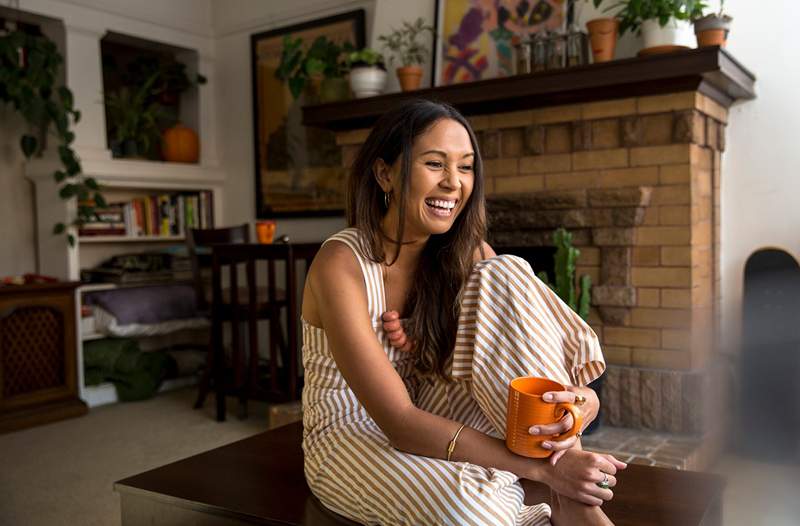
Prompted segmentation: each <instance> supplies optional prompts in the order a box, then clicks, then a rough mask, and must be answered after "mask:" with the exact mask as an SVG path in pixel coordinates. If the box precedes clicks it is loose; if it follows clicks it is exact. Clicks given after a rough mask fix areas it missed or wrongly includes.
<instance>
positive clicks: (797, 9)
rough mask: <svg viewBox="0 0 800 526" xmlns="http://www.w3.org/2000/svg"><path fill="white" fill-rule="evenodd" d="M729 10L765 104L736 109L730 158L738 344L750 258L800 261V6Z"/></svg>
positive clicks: (729, 319) (742, 57)
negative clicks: (769, 253)
mask: <svg viewBox="0 0 800 526" xmlns="http://www.w3.org/2000/svg"><path fill="white" fill-rule="evenodd" d="M767 4H768V5H769V9H767V8H766V7H767ZM725 9H726V11H728V12H729V14H730V15H731V16H733V17H734V21H733V26H732V29H731V34H730V37H729V41H728V48H729V50H730V52H731V53H732V54H733V56H734V57H736V59H737V60H739V61H740V62H741V63H742V64H743V65H744V66H745V67H746V68H748V69H750V71H752V72H753V73H754V74H755V75H756V77H757V81H756V94H757V98H756V99H755V100H753V101H750V102H747V103H744V104H739V105H736V106H734V107H733V108H732V109H731V112H730V119H729V125H728V134H727V145H726V151H725V153H724V155H723V159H722V203H721V206H722V211H721V213H722V217H721V221H722V240H721V243H722V252H721V266H722V299H723V304H724V309H723V323H724V328H725V329H726V331H725V332H726V334H728V335H733V336H734V338H735V337H736V332H737V325H738V322H739V320H740V319H741V301H742V288H743V287H742V285H743V280H744V264H745V262H746V261H747V258H748V257H749V256H750V255H751V254H752V253H753V252H755V251H756V250H758V249H761V248H767V247H776V248H780V249H782V250H785V251H787V252H788V253H789V254H791V255H792V256H794V257H795V259H798V260H800V147H798V141H800V105H799V103H798V93H800V67H798V61H800V49H798V47H797V45H796V42H795V40H794V32H795V31H797V28H796V24H795V22H796V21H797V20H798V19H800V2H796V1H794V0H781V1H776V0H772V1H770V2H753V1H752V0H728V1H727V2H726V3H725Z"/></svg>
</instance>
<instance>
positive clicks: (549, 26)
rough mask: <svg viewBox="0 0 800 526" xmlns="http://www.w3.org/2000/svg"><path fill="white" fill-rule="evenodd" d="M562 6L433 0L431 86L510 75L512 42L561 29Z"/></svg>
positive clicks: (551, 0)
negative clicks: (434, 9)
mask: <svg viewBox="0 0 800 526" xmlns="http://www.w3.org/2000/svg"><path fill="white" fill-rule="evenodd" d="M566 3H567V2H566V0H438V1H437V2H436V26H437V40H436V49H435V53H434V55H435V57H434V60H433V79H434V83H435V85H436V86H446V85H450V84H459V83H462V82H472V81H476V80H483V79H491V78H496V77H506V76H509V75H513V74H514V47H513V44H512V41H511V39H512V37H514V36H519V37H524V36H531V37H533V35H534V34H535V33H537V32H539V31H543V30H548V31H555V30H560V29H563V28H564V26H565V12H566V9H565V4H566Z"/></svg>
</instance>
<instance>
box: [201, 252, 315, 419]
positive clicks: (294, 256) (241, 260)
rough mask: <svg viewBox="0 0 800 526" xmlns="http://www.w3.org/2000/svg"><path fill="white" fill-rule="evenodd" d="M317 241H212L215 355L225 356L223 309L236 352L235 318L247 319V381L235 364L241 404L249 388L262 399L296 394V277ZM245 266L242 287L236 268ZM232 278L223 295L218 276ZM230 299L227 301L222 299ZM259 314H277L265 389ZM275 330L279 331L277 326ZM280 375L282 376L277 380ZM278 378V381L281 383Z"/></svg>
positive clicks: (221, 415) (220, 380)
mask: <svg viewBox="0 0 800 526" xmlns="http://www.w3.org/2000/svg"><path fill="white" fill-rule="evenodd" d="M319 246H320V244H319V243H308V244H289V243H278V244H271V245H262V244H227V245H214V246H212V284H213V293H212V298H213V301H212V305H211V319H212V329H211V332H212V340H213V342H214V343H213V345H212V347H213V349H214V352H215V353H216V357H215V358H214V361H215V362H216V363H220V362H221V361H222V360H223V359H224V355H223V354H222V331H221V320H223V319H227V318H228V315H227V313H230V321H231V322H232V323H231V331H232V332H231V341H232V345H233V350H234V353H233V354H234V356H241V353H240V352H239V348H240V346H241V345H240V344H241V338H240V335H239V322H241V321H246V322H247V337H248V340H249V342H250V345H249V347H250V352H249V355H250V364H249V366H248V377H247V381H246V382H242V378H243V370H242V369H234V379H235V382H234V384H235V386H236V391H237V393H238V394H239V399H240V402H241V405H240V407H245V410H246V406H245V404H246V402H247V399H248V398H249V397H250V396H251V394H253V393H256V394H261V395H263V396H261V398H262V399H266V400H269V401H278V402H283V401H288V400H295V399H297V398H298V395H299V389H298V370H299V367H298V356H299V353H300V345H299V338H298V325H299V324H298V321H299V318H300V312H299V304H300V302H299V301H298V295H297V289H298V286H299V282H298V280H297V275H298V273H297V264H298V263H300V262H304V263H305V266H306V269H307V268H308V266H309V265H310V262H311V261H312V260H313V259H314V256H315V255H316V253H317V251H318V250H319ZM260 262H266V267H267V286H266V291H267V298H266V301H262V300H261V299H258V298H257V297H256V291H257V290H261V288H260V287H259V280H257V276H258V274H259V273H258V272H257V269H258V268H261V267H263V266H264V265H259V263H260ZM279 264H281V265H282V266H283V271H284V272H283V275H284V278H285V281H284V285H283V286H284V289H283V290H284V291H285V294H284V298H285V299H284V298H281V297H280V296H278V293H279V292H280V290H279V289H278V288H277V287H276V271H277V266H278V265H279ZM241 266H244V270H245V276H246V278H245V279H246V287H244V288H243V289H239V287H238V283H239V274H240V272H239V271H240V268H239V267H241ZM226 269H227V275H228V278H229V282H230V287H229V290H230V293H229V296H226V295H225V294H224V292H223V289H222V277H223V274H224V273H225V272H226ZM240 290H244V291H245V295H246V297H247V299H246V300H240V296H242V294H240V292H239V291H240ZM227 299H229V300H230V301H229V302H226V301H225V300H227ZM283 307H285V308H286V319H287V335H288V345H283V344H281V345H280V346H279V347H280V352H281V356H282V358H283V360H282V362H283V365H284V367H283V369H282V371H281V372H282V374H280V375H279V372H278V363H277V356H278V352H279V351H278V349H277V348H276V342H282V341H283V336H282V334H279V331H280V328H279V327H280V326H279V323H280V322H279V321H278V320H279V318H278V316H279V314H280V309H281V308H283ZM265 308H267V309H277V313H269V312H266V313H265V312H264V309H265ZM263 314H272V315H275V316H276V322H275V323H273V322H272V318H270V320H271V322H270V330H271V331H272V332H271V337H270V357H271V358H270V362H269V373H270V374H269V377H270V381H269V389H268V390H266V392H265V391H264V390H263V389H261V386H260V385H259V384H258V380H259V375H258V348H257V345H258V323H257V321H258V318H259V316H260V315H263ZM276 331H278V332H276ZM234 362H235V363H236V364H238V365H239V366H240V367H241V364H242V362H241V361H236V360H234ZM222 373H223V371H222V369H221V368H216V369H215V371H214V374H215V375H216V376H215V379H214V383H215V385H216V386H217V390H216V392H217V420H220V421H222V420H224V419H225V396H224V395H225V393H224V392H223V391H222V389H221V387H223V386H224V384H225V378H224V377H223V375H222ZM279 380H280V381H279ZM281 384H282V385H281Z"/></svg>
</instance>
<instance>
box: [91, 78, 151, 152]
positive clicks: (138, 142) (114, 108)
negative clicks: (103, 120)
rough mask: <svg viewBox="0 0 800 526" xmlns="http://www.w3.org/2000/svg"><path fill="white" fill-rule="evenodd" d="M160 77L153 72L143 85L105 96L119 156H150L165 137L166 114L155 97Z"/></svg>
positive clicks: (113, 150)
mask: <svg viewBox="0 0 800 526" xmlns="http://www.w3.org/2000/svg"><path fill="white" fill-rule="evenodd" d="M156 79H157V76H156V75H155V74H153V75H151V76H150V78H148V79H147V80H146V81H145V82H144V83H143V84H142V85H140V86H136V87H131V86H123V87H122V88H120V89H119V90H117V91H116V92H114V93H109V94H107V95H106V96H105V104H106V109H107V110H108V115H109V120H110V122H109V124H110V125H111V126H110V127H111V132H112V136H113V139H112V141H111V151H112V153H113V154H114V156H115V157H127V158H146V154H147V153H148V152H150V148H151V146H152V145H154V144H157V143H158V141H159V139H160V137H161V129H160V128H159V124H158V123H159V121H160V120H161V119H163V118H164V117H165V114H164V111H163V110H162V108H161V106H160V105H159V104H158V102H156V101H154V100H152V88H153V85H154V83H155V81H156Z"/></svg>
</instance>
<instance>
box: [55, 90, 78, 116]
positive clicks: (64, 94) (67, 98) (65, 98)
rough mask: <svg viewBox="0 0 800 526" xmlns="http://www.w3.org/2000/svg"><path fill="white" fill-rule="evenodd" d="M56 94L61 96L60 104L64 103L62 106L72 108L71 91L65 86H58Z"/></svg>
mask: <svg viewBox="0 0 800 526" xmlns="http://www.w3.org/2000/svg"><path fill="white" fill-rule="evenodd" d="M58 96H59V97H61V104H63V105H64V108H65V109H66V110H67V111H69V110H71V109H72V105H73V104H74V98H73V97H72V92H71V91H70V90H69V88H68V87H66V86H61V87H60V88H58Z"/></svg>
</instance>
